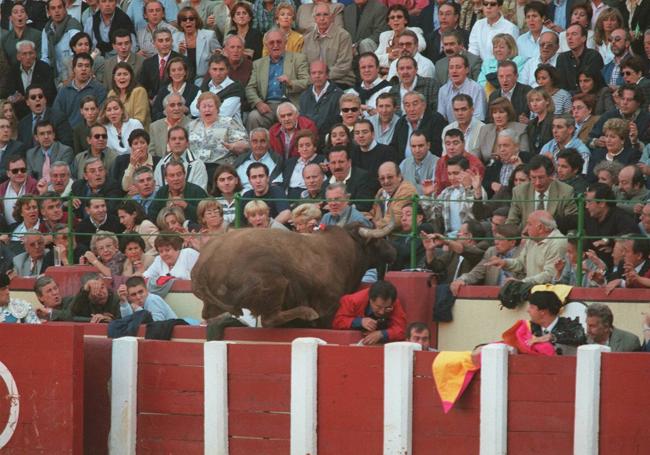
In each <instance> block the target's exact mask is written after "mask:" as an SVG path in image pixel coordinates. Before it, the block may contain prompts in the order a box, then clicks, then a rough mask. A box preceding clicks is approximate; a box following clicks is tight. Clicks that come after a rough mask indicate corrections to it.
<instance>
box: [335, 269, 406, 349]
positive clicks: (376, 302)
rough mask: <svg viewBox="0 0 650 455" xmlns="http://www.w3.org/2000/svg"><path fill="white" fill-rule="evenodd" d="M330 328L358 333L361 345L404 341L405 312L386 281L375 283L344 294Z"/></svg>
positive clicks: (390, 284) (395, 293) (391, 286)
mask: <svg viewBox="0 0 650 455" xmlns="http://www.w3.org/2000/svg"><path fill="white" fill-rule="evenodd" d="M332 328H334V329H357V330H362V331H363V333H364V335H365V337H364V338H363V340H361V342H362V343H363V344H378V343H386V342H389V341H402V340H404V333H405V330H406V313H404V309H403V308H402V304H401V303H400V301H399V300H398V299H397V289H395V286H393V284H392V283H389V282H388V281H377V282H376V283H374V284H373V285H372V286H371V287H370V288H367V289H363V290H361V291H359V292H355V293H354V294H348V295H344V296H343V297H341V302H340V304H339V309H338V310H337V312H336V316H334V322H333V323H332Z"/></svg>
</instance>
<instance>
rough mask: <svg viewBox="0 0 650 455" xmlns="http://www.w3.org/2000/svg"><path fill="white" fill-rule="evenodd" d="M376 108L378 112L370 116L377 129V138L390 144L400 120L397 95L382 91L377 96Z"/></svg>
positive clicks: (381, 142)
mask: <svg viewBox="0 0 650 455" xmlns="http://www.w3.org/2000/svg"><path fill="white" fill-rule="evenodd" d="M375 110H376V111H377V113H376V114H374V115H371V116H369V117H368V120H370V122H371V123H372V126H373V128H374V129H375V140H376V141H377V142H379V143H380V144H384V145H390V144H391V141H392V140H393V133H394V132H395V126H396V125H397V121H398V120H399V116H398V115H397V114H396V112H397V110H398V109H397V102H396V101H395V97H394V96H393V95H392V94H390V93H382V94H381V95H379V96H378V97H377V107H376V108H375Z"/></svg>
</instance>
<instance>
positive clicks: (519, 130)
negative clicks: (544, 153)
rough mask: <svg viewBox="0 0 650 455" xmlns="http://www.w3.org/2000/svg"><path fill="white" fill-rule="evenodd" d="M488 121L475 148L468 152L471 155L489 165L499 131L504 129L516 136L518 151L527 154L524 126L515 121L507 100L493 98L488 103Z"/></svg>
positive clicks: (527, 147) (526, 138)
mask: <svg viewBox="0 0 650 455" xmlns="http://www.w3.org/2000/svg"><path fill="white" fill-rule="evenodd" d="M488 120H489V121H490V123H487V124H485V125H483V126H482V127H481V130H480V131H479V133H478V139H477V140H476V147H477V148H476V149H475V150H470V152H471V153H472V154H473V155H476V156H478V157H479V158H481V160H482V161H483V163H485V164H487V163H489V162H490V160H491V159H493V157H494V154H495V151H496V148H497V137H498V136H499V133H500V132H501V131H503V130H506V129H507V130H510V131H511V132H512V133H514V134H515V135H516V136H517V139H516V143H517V144H518V145H519V151H520V152H523V153H524V154H527V153H528V150H529V145H528V137H527V136H526V126H525V125H524V124H522V123H519V122H518V121H517V116H516V114H515V110H514V108H513V107H512V103H511V102H510V101H508V99H507V98H504V97H501V98H493V99H492V100H491V101H490V106H489V108H488ZM524 156H525V155H524Z"/></svg>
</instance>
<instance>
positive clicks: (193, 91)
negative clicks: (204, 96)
mask: <svg viewBox="0 0 650 455" xmlns="http://www.w3.org/2000/svg"><path fill="white" fill-rule="evenodd" d="M165 75H166V78H165V83H162V85H161V86H160V88H159V89H158V92H157V93H156V97H155V98H154V100H153V104H152V106H151V117H152V118H153V119H154V120H160V119H161V118H163V116H164V107H163V101H164V99H165V98H166V97H168V96H169V95H171V94H173V93H176V94H179V95H181V96H182V97H183V100H184V101H185V106H190V105H191V104H192V101H193V100H194V99H195V98H196V97H197V96H198V95H199V94H200V90H199V88H198V87H197V86H196V85H194V81H193V80H192V71H190V68H189V67H188V64H187V60H186V59H185V58H183V57H180V56H176V57H173V58H172V59H170V60H169V62H168V63H167V67H166V68H165Z"/></svg>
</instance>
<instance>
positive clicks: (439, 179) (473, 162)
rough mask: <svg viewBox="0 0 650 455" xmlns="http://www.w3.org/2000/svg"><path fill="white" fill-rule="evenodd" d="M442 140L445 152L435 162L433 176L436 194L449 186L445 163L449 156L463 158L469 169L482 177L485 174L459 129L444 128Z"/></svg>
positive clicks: (483, 167)
mask: <svg viewBox="0 0 650 455" xmlns="http://www.w3.org/2000/svg"><path fill="white" fill-rule="evenodd" d="M443 140H444V144H445V154H444V155H443V156H442V157H441V158H440V160H438V162H437V163H436V171H435V178H434V181H433V184H434V186H435V193H436V194H440V193H441V192H442V190H444V189H445V188H447V187H448V186H449V177H448V175H447V163H448V162H449V159H450V158H453V157H455V156H461V157H463V158H465V159H466V160H467V162H468V163H469V168H470V170H471V171H472V172H474V173H475V174H478V175H480V176H481V178H483V176H484V175H485V166H484V165H483V163H482V162H481V160H480V159H479V158H477V157H476V156H475V155H473V154H471V153H469V152H468V151H467V148H466V143H465V136H464V134H463V133H462V132H461V131H460V130H459V129H456V128H445V133H444V137H443Z"/></svg>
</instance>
